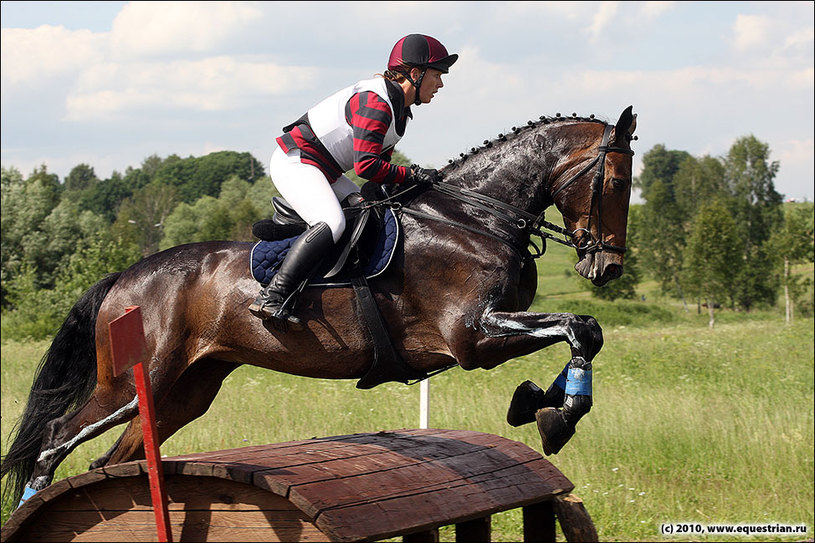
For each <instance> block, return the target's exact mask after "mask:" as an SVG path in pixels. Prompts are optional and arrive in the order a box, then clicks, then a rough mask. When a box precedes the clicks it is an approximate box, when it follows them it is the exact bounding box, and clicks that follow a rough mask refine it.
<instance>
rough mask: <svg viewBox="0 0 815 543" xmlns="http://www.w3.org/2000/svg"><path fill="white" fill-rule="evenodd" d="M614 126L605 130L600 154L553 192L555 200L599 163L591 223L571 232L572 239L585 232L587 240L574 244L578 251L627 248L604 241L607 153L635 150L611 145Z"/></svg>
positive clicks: (618, 251) (619, 251) (592, 192)
mask: <svg viewBox="0 0 815 543" xmlns="http://www.w3.org/2000/svg"><path fill="white" fill-rule="evenodd" d="M613 128H614V127H613V126H611V125H606V129H605V131H604V132H603V140H602V142H601V143H600V147H598V151H599V154H598V155H597V156H596V157H595V158H594V160H592V161H591V162H590V163H589V164H587V165H586V166H585V167H584V168H583V169H582V170H580V171H579V172H577V174H575V175H574V176H572V177H571V178H570V179H569V180H568V181H566V182H565V183H563V184H562V185H561V186H560V187H558V189H557V190H556V191H554V192H553V193H552V201H554V199H555V197H556V196H557V195H558V194H559V193H560V192H561V191H562V190H563V189H565V188H566V187H568V186H569V185H571V184H572V183H574V182H575V181H576V180H577V179H579V178H580V177H582V176H583V175H584V174H585V173H586V172H588V171H589V170H591V169H592V168H594V166H595V164H598V163H599V166H598V167H597V171H596V172H595V174H594V179H592V182H591V206H590V207H589V224H588V226H587V227H586V228H577V229H575V230H574V231H573V232H570V235H571V236H572V239H574V236H575V235H577V233H578V232H582V233H583V234H585V235H584V236H583V238H584V239H585V240H586V242H585V243H584V244H582V245H576V244H573V247H574V248H575V249H577V250H578V251H582V252H586V253H594V252H597V251H601V250H602V251H614V252H617V253H624V252H625V251H626V250H627V249H626V248H625V247H621V246H619V245H613V244H611V243H606V242H605V241H603V181H604V179H605V173H606V155H607V154H608V153H623V154H626V155H633V154H634V151H632V150H631V149H625V148H623V147H613V146H609V144H608V140H609V138H610V137H611V130H612V129H613ZM595 203H596V204H597V219H598V221H597V222H598V224H597V237H595V236H594V234H592V232H591V220H592V218H593V217H594V205H595Z"/></svg>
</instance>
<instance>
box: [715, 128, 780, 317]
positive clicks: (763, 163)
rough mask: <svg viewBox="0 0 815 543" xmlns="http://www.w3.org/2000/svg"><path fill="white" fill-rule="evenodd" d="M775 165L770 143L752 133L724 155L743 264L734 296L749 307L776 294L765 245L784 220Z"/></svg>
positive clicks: (769, 302) (772, 299) (776, 284)
mask: <svg viewBox="0 0 815 543" xmlns="http://www.w3.org/2000/svg"><path fill="white" fill-rule="evenodd" d="M778 168H779V163H778V162H777V161H774V162H770V149H769V146H768V145H767V144H765V143H762V142H760V141H759V140H758V139H756V138H755V136H752V135H751V136H746V137H743V138H740V139H738V140H737V141H736V142H735V143H734V144H733V146H732V147H731V148H730V151H729V152H728V154H727V157H726V158H725V180H726V182H727V184H728V187H729V189H730V193H731V200H730V208H731V211H732V213H733V217H734V219H735V221H736V226H737V228H738V232H739V234H740V238H741V239H740V245H741V247H742V254H743V259H744V264H745V265H744V266H743V267H742V276H740V277H738V278H736V284H737V285H738V289H737V292H736V295H735V297H736V302H737V303H738V305H739V306H740V307H741V308H743V309H745V310H748V311H749V310H750V309H751V308H753V307H754V306H755V305H757V304H762V305H763V304H767V305H774V304H775V302H776V298H777V293H778V288H779V281H778V278H777V277H776V276H775V275H774V274H773V273H768V265H767V258H768V254H767V249H766V248H765V247H764V245H765V243H766V242H767V240H768V239H769V238H770V236H771V234H772V232H774V231H775V230H777V229H778V228H779V227H780V226H781V224H782V223H783V211H782V197H781V195H780V194H779V193H778V192H776V190H775V186H774V182H773V179H774V178H775V174H776V173H777V172H778Z"/></svg>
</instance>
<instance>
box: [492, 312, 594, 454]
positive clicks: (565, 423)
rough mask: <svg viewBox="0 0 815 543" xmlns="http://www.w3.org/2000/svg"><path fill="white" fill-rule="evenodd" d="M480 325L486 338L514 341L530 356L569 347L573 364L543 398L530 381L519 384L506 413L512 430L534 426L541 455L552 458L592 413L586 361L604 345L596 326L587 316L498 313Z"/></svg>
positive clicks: (493, 313) (589, 376)
mask: <svg viewBox="0 0 815 543" xmlns="http://www.w3.org/2000/svg"><path fill="white" fill-rule="evenodd" d="M479 324H480V329H481V331H482V332H483V333H484V334H485V335H486V336H487V337H490V338H516V342H518V341H519V342H521V344H522V345H523V344H528V347H529V348H532V349H533V351H534V350H537V349H540V348H543V347H546V346H549V345H552V344H553V343H556V342H559V341H566V342H568V344H569V346H570V348H571V354H572V358H571V360H570V361H569V362H568V363H567V364H566V367H565V368H563V371H562V372H561V373H560V375H558V377H557V378H556V379H555V381H554V382H553V383H552V384H551V385H550V386H549V388H548V389H547V390H546V391H545V392H544V391H543V390H542V389H541V388H539V387H538V386H537V385H535V384H534V383H532V382H531V381H526V382H524V383H522V384H521V385H520V386H519V387H518V388H517V389H516V391H515V394H514V395H513V398H512V402H511V404H510V408H509V411H508V413H507V422H508V423H509V424H511V425H513V426H520V425H521V424H527V423H530V422H534V421H537V423H538V429H539V431H540V434H541V439H542V441H543V448H544V452H545V453H546V454H555V453H557V452H558V451H560V449H561V448H562V447H563V445H565V444H566V442H567V441H568V440H569V439H570V438H571V437H572V435H574V431H575V426H576V424H577V422H578V421H579V420H580V418H581V417H583V416H584V415H585V414H586V413H588V412H589V410H591V406H592V366H591V361H592V360H593V359H594V357H595V356H596V355H597V353H598V352H599V351H600V349H601V348H602V345H603V333H602V329H601V328H600V325H599V324H598V323H597V321H596V320H595V319H594V318H593V317H590V316H588V315H573V314H571V313H548V314H540V313H502V312H486V313H485V314H484V315H483V316H482V318H481V320H480V322H479ZM536 340H538V341H536ZM516 348H517V346H516ZM530 352H532V351H530ZM561 406H562V407H561Z"/></svg>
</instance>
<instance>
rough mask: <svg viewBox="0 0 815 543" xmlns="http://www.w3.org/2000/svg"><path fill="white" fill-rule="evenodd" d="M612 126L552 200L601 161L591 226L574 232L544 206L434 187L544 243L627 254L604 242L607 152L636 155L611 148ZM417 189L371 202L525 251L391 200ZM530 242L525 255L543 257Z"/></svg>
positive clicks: (594, 183)
mask: <svg viewBox="0 0 815 543" xmlns="http://www.w3.org/2000/svg"><path fill="white" fill-rule="evenodd" d="M613 128H614V127H613V126H612V125H606V127H605V132H604V133H603V140H602V142H601V144H600V147H598V151H599V154H598V155H597V156H596V157H595V158H594V160H592V161H591V163H589V164H588V165H587V166H586V167H585V168H583V169H582V170H580V171H579V172H578V173H577V174H576V175H574V176H573V177H571V178H570V179H569V180H568V181H566V182H565V183H564V184H563V185H561V186H560V187H559V188H558V189H557V190H556V191H555V192H553V193H552V195H551V198H552V201H554V198H555V196H556V195H557V194H558V193H560V192H561V191H562V190H563V189H565V188H566V187H568V186H569V185H571V184H572V183H574V182H575V181H576V180H577V179H579V178H580V177H582V176H583V175H584V174H586V173H587V172H589V171H590V170H591V169H592V168H594V167H595V165H597V164H598V163H599V167H598V168H597V172H596V173H595V174H594V179H593V180H592V196H591V207H590V208H589V225H588V228H577V229H576V230H574V231H570V230H567V229H565V228H561V227H560V226H558V225H556V224H552V223H550V222H548V221H546V220H544V214H545V212H546V210H545V209H544V210H543V211H541V212H540V214H538V215H534V214H532V213H528V212H527V211H524V210H522V209H520V208H518V207H515V206H513V205H510V204H507V203H505V202H502V201H501V200H496V199H495V198H492V197H490V196H486V195H484V194H481V193H478V192H475V191H472V190H469V189H464V188H461V187H457V186H455V185H451V184H449V183H445V182H441V181H440V182H437V183H433V185H432V187H433V189H435V190H437V191H439V192H441V193H443V194H447V195H449V196H452V197H454V198H456V199H457V200H460V201H462V202H464V203H466V204H468V205H471V206H473V207H475V208H477V209H481V210H482V211H486V212H487V213H489V214H490V215H492V216H495V217H498V218H499V219H502V220H504V221H505V222H508V223H510V224H512V225H514V226H516V227H517V228H518V229H519V230H522V231H525V232H526V233H528V234H529V235H530V236H532V235H535V236H538V237H540V238H541V241H542V242H543V241H544V239H551V240H552V241H555V242H557V243H560V244H561V245H566V246H567V247H571V248H573V249H576V250H578V251H585V252H596V251H599V250H608V251H615V252H619V253H624V252H625V251H626V248H625V247H620V246H617V245H612V244H610V243H606V242H604V241H603V232H602V225H603V221H602V213H603V177H604V175H605V167H606V166H605V164H606V155H607V154H608V153H624V154H627V155H633V154H634V151H632V150H631V149H624V148H622V147H613V146H612V147H609V145H608V141H609V138H610V136H611V131H612V129H613ZM414 188H415V185H414V186H412V187H409V188H408V189H406V190H405V191H402V192H399V193H397V194H394V195H393V196H391V197H390V198H387V199H386V200H384V201H381V202H374V203H372V204H370V205H373V206H376V205H380V204H386V205H389V206H391V207H396V208H398V209H399V210H401V212H402V213H407V214H409V215H415V216H418V217H423V218H426V219H431V220H435V221H438V222H442V223H445V224H449V225H451V226H456V227H458V228H462V229H464V230H468V231H471V232H474V233H477V234H481V235H483V236H487V237H490V238H493V239H496V240H498V241H500V242H502V243H505V244H507V245H509V246H510V247H512V248H513V249H514V250H516V252H518V253H519V254H521V253H522V252H523V251H520V250H519V249H518V247H517V246H516V244H515V243H512V242H511V241H509V240H506V239H504V238H502V237H500V236H496V235H495V234H493V233H491V232H486V231H483V230H479V229H477V228H473V227H471V226H468V225H465V224H461V223H458V222H454V221H450V220H448V219H444V218H442V217H438V216H436V215H431V214H429V213H424V212H421V211H418V210H414V209H410V208H408V207H403V206H402V205H401V204H399V203H398V202H392V200H393V199H396V198H398V197H399V196H400V195H402V194H404V193H405V192H408V191H410V190H412V189H414ZM388 201H391V203H387V202H388ZM595 202H596V204H597V210H598V217H599V219H600V221H599V223H600V224H599V225H598V234H599V239H598V238H595V237H594V235H593V234H592V233H591V218H592V211H594V206H595ZM544 229H546V230H551V231H552V232H554V233H556V234H561V235H563V236H564V238H561V237H559V236H557V235H555V234H552V233H550V232H546V231H545V230H544ZM579 232H583V233H585V234H587V238H588V241H587V242H586V243H585V244H582V245H576V244H575V243H574V242H573V241H572V240H574V238H575V236H576V235H577V234H578V233H579ZM529 243H530V244H531V245H532V246H533V247H535V253H531V252H530V251H528V250H526V251H525V252H526V257H525V258H538V257H540V256H543V253H544V250H543V249H541V248H538V246H537V245H535V244H534V243H533V242H532V241H531V239H530V241H529ZM542 246H543V243H542ZM522 256H523V255H522Z"/></svg>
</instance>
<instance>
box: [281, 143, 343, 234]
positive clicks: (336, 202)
mask: <svg viewBox="0 0 815 543" xmlns="http://www.w3.org/2000/svg"><path fill="white" fill-rule="evenodd" d="M269 176H270V177H271V178H272V183H274V186H275V187H276V188H277V190H278V192H280V196H282V197H283V198H284V199H285V200H286V201H287V202H288V203H289V205H291V207H293V208H294V210H295V211H297V213H298V214H299V215H300V217H302V218H303V220H304V221H306V223H308V225H309V226H313V225H315V224H317V223H319V222H324V223H326V224H328V227H329V228H330V229H331V234H332V236H333V237H334V243H336V242H337V240H339V239H340V236H342V233H343V232H344V231H345V215H344V214H343V212H342V207H341V206H340V201H342V200H344V199H345V197H346V196H348V195H349V194H351V193H354V192H359V187H358V186H357V185H356V184H355V183H354V182H353V181H351V180H350V179H348V178H347V177H346V176H344V175H341V176H340V177H339V179H337V180H336V181H334V183H329V182H328V179H326V178H325V175H323V172H321V171H320V170H319V169H318V168H317V167H316V166H312V165H311V164H303V163H302V162H300V150H299V149H292V150H291V151H289V152H288V153H284V152H283V149H281V148H280V147H277V148H276V149H275V151H274V153H272V159H271V161H270V163H269Z"/></svg>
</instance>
